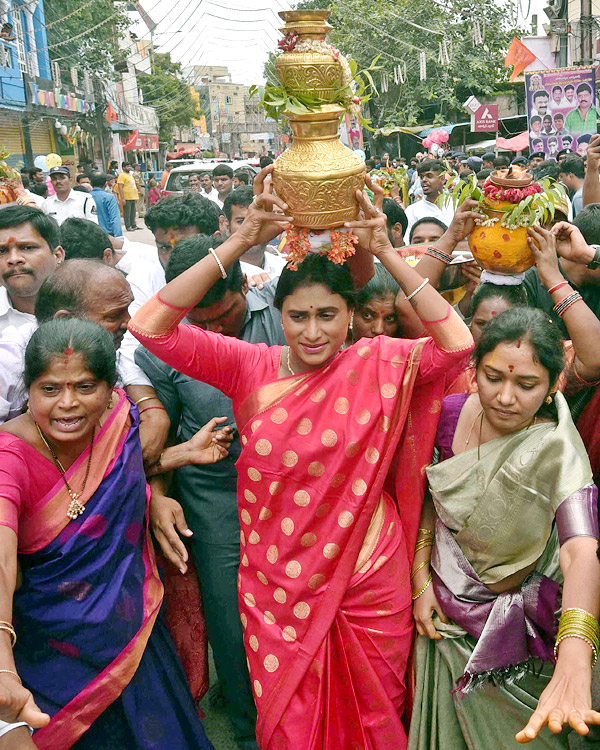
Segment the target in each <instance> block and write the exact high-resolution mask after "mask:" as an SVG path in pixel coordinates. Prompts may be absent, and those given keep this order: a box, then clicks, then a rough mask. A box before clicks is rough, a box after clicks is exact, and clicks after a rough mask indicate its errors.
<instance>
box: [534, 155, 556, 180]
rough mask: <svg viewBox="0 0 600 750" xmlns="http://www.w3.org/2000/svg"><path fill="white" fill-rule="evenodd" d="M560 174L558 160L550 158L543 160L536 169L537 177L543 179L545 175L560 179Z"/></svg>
mask: <svg viewBox="0 0 600 750" xmlns="http://www.w3.org/2000/svg"><path fill="white" fill-rule="evenodd" d="M559 174H560V167H559V165H558V162H555V161H552V159H548V161H543V162H542V163H541V164H540V165H539V167H538V168H537V169H536V170H535V179H536V180H541V179H542V178H543V177H551V178H552V179H553V180H558V175H559Z"/></svg>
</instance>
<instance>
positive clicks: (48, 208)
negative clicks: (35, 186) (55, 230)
mask: <svg viewBox="0 0 600 750" xmlns="http://www.w3.org/2000/svg"><path fill="white" fill-rule="evenodd" d="M42 210H43V211H44V212H45V213H47V214H48V216H53V217H54V218H55V219H56V221H57V222H58V223H59V224H62V223H63V221H65V220H66V219H71V218H74V217H75V218H77V219H88V220H89V221H93V222H95V223H96V224H97V223H98V216H97V213H96V203H95V202H94V198H93V197H92V194H91V193H82V192H80V191H79V190H71V192H70V193H69V195H68V196H67V197H66V199H65V200H64V201H59V200H58V196H57V195H51V196H50V197H49V198H46V200H45V201H44V202H43V203H42Z"/></svg>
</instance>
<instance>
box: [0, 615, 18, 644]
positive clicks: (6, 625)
mask: <svg viewBox="0 0 600 750" xmlns="http://www.w3.org/2000/svg"><path fill="white" fill-rule="evenodd" d="M0 630H4V631H6V632H7V633H9V634H10V640H11V643H10V645H11V648H14V647H15V643H16V642H17V633H16V631H15V629H14V628H13V626H12V625H11V624H10V622H1V621H0Z"/></svg>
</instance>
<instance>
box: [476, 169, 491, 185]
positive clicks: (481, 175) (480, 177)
mask: <svg viewBox="0 0 600 750" xmlns="http://www.w3.org/2000/svg"><path fill="white" fill-rule="evenodd" d="M493 171H494V170H493V169H482V170H481V171H479V172H477V181H478V182H484V181H485V180H487V178H488V177H489V176H490V175H491V174H492V172H493Z"/></svg>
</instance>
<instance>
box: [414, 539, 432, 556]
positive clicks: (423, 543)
mask: <svg viewBox="0 0 600 750" xmlns="http://www.w3.org/2000/svg"><path fill="white" fill-rule="evenodd" d="M433 545H434V541H433V539H419V540H418V541H417V546H416V547H415V555H416V554H417V552H420V551H421V550H422V549H427V547H433Z"/></svg>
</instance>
